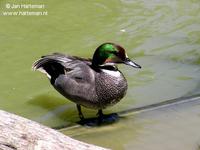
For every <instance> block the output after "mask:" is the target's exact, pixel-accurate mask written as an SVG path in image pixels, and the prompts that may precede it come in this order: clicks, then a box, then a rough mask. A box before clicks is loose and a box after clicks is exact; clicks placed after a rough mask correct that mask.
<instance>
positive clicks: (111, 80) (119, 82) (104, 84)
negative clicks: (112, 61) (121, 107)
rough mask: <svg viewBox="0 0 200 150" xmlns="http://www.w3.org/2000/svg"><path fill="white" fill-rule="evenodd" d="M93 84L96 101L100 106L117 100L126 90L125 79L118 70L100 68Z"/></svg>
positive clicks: (114, 102)
mask: <svg viewBox="0 0 200 150" xmlns="http://www.w3.org/2000/svg"><path fill="white" fill-rule="evenodd" d="M95 84H96V93H97V96H98V101H99V103H100V106H101V107H102V108H106V107H107V106H111V105H114V104H116V103H117V102H119V101H120V100H121V99H122V98H123V97H124V96H125V94H126V91H127V81H126V79H125V78H124V76H123V74H122V73H121V72H120V71H118V70H117V71H113V70H106V69H105V70H102V71H101V72H100V73H99V74H98V75H96V80H95Z"/></svg>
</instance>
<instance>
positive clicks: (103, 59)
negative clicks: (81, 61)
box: [92, 43, 141, 68]
mask: <svg viewBox="0 0 200 150" xmlns="http://www.w3.org/2000/svg"><path fill="white" fill-rule="evenodd" d="M118 63H123V64H126V65H129V66H132V67H134V68H141V66H140V65H138V64H136V63H135V62H133V61H132V60H130V59H129V58H128V55H127V54H126V51H125V49H124V48H123V47H121V46H120V45H117V44H115V43H104V44H102V45H100V46H99V47H98V48H97V49H96V51H95V53H94V55H93V58H92V65H93V66H94V67H98V66H102V65H107V64H108V65H114V64H118Z"/></svg>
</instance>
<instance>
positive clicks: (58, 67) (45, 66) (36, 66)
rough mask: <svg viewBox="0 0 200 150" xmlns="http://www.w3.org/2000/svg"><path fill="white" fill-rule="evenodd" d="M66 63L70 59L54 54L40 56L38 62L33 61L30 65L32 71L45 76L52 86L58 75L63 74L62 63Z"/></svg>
mask: <svg viewBox="0 0 200 150" xmlns="http://www.w3.org/2000/svg"><path fill="white" fill-rule="evenodd" d="M67 61H70V59H69V58H67V57H66V56H65V55H63V54H58V53H54V54H51V55H46V56H42V57H41V58H40V59H39V60H37V61H35V62H34V63H33V65H32V69H33V70H34V71H35V70H38V71H40V72H42V73H44V74H46V75H47V77H48V78H49V79H50V81H51V83H52V84H53V83H54V81H55V79H56V78H57V77H58V76H59V75H60V74H64V73H65V70H64V63H65V62H67Z"/></svg>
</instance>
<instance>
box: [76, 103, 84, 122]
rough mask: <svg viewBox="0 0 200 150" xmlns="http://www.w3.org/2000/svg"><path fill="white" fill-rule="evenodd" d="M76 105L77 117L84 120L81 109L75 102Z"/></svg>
mask: <svg viewBox="0 0 200 150" xmlns="http://www.w3.org/2000/svg"><path fill="white" fill-rule="evenodd" d="M76 107H77V109H78V115H79V118H80V119H81V120H84V119H85V118H84V116H83V113H82V111H81V105H79V104H76Z"/></svg>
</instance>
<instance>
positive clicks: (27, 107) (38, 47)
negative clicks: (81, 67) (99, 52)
mask: <svg viewBox="0 0 200 150" xmlns="http://www.w3.org/2000/svg"><path fill="white" fill-rule="evenodd" d="M6 3H11V4H12V3H15V4H18V3H32V4H45V6H46V7H45V11H48V15H47V16H3V15H1V16H0V51H1V55H0V66H1V71H0V79H1V84H0V109H3V110H6V111H9V112H13V113H16V114H18V115H21V116H24V117H26V118H30V119H32V120H35V121H37V122H40V123H42V124H45V125H48V126H50V127H55V126H60V125H76V121H78V120H79V118H78V116H77V112H76V108H75V105H74V104H73V103H71V102H70V101H67V100H66V99H65V98H63V97H62V96H61V95H59V94H58V93H57V92H56V91H55V90H54V89H53V88H52V87H51V85H50V84H49V81H48V79H47V78H46V77H45V76H44V75H43V74H41V73H39V72H33V71H31V65H32V63H33V62H34V61H35V60H36V59H38V58H39V57H40V56H41V55H45V54H49V53H52V52H56V51H57V52H63V53H67V54H71V55H77V56H82V57H91V56H92V54H93V52H94V49H95V48H96V47H97V46H98V45H100V44H101V43H103V42H106V41H111V42H116V43H119V44H120V45H122V46H123V47H124V48H125V49H126V50H127V53H128V55H129V57H130V58H131V59H133V60H135V61H136V62H137V63H138V64H140V65H141V66H142V67H143V68H142V69H141V70H136V69H135V70H134V69H132V68H130V67H128V66H123V65H120V66H119V68H120V70H121V71H122V72H123V73H124V75H125V76H126V78H127V80H128V83H129V89H128V92H127V95H126V97H125V98H124V99H123V100H122V101H121V102H120V103H118V104H117V105H116V106H114V107H112V108H109V109H107V110H106V111H105V112H107V113H110V112H119V111H122V110H126V109H129V108H134V107H140V106H145V105H148V104H153V103H157V102H161V101H165V100H168V99H174V98H178V97H181V96H189V95H197V94H200V84H199V83H200V76H199V75H200V68H199V65H200V1H198V0H167V1H165V0H134V1H132V0H121V1H118V0H109V1H99V0H86V1H80V0H73V1H70V0H68V1H64V0H61V1H59V2H58V1H50V0H46V1H39V0H30V1H27V0H0V7H1V9H0V11H7V9H6V8H5V4H6ZM17 10H18V9H16V11H17ZM182 107H183V108H182ZM182 107H181V108H179V107H178V106H177V107H174V108H173V109H167V110H165V109H164V110H162V111H153V112H152V113H150V114H148V113H144V114H141V115H129V116H127V117H125V118H123V119H120V121H119V122H117V123H115V124H113V125H108V126H104V127H96V128H85V127H79V128H78V129H76V128H75V129H74V128H72V129H67V130H63V131H62V132H63V133H65V134H66V135H70V136H71V137H74V138H76V139H79V140H83V141H85V142H88V143H93V144H97V145H101V146H105V147H108V148H113V149H134V148H135V149H148V148H149V149H198V145H200V144H199V142H200V132H199V129H198V128H199V125H200V122H199V119H200V118H199V114H200V111H199V106H198V105H197V106H196V105H194V106H193V105H192V106H190V107H186V106H182ZM83 111H84V114H85V115H86V116H87V117H91V116H95V114H96V112H95V111H91V110H88V109H84V110H83ZM177 112H178V113H177ZM185 118H187V119H188V118H189V119H188V121H187V122H184V121H185ZM179 127H180V128H179ZM181 131H185V132H186V134H185V135H184V138H183V133H182V132H181ZM167 133H171V134H173V135H171V134H167ZM194 135H195V136H194ZM180 137H182V139H181V138H180ZM163 143H165V144H163ZM184 143H185V144H184ZM167 145H168V146H167ZM169 145H171V146H169ZM172 145H173V146H172ZM162 146H163V147H162Z"/></svg>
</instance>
